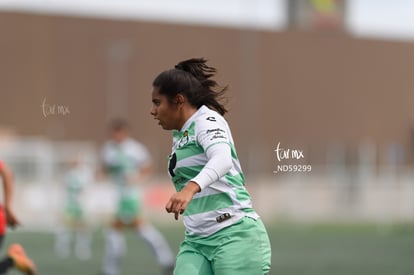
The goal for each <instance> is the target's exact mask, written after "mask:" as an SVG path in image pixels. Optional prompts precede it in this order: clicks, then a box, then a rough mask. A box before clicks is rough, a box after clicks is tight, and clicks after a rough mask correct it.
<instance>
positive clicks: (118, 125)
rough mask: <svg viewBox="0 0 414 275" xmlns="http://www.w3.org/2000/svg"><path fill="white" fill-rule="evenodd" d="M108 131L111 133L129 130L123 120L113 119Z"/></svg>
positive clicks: (125, 121)
mask: <svg viewBox="0 0 414 275" xmlns="http://www.w3.org/2000/svg"><path fill="white" fill-rule="evenodd" d="M109 127H110V129H111V130H112V131H122V130H127V129H128V128H129V125H128V122H127V120H126V119H124V118H114V119H112V121H111V122H110V126H109Z"/></svg>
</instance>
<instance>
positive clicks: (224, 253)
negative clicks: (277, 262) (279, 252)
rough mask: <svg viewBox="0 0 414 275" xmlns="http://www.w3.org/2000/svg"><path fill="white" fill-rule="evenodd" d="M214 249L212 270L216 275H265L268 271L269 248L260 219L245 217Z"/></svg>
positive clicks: (269, 260) (269, 262)
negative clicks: (237, 228) (217, 247)
mask: <svg viewBox="0 0 414 275" xmlns="http://www.w3.org/2000/svg"><path fill="white" fill-rule="evenodd" d="M236 226H239V228H240V230H235V231H233V232H232V234H231V235H229V236H228V237H227V238H226V240H225V242H224V243H223V245H221V246H220V248H219V249H218V250H217V251H216V253H215V255H214V261H213V270H214V274H216V275H234V274H238V275H265V274H268V273H269V271H270V265H271V248H270V242H269V238H268V235H267V232H266V229H265V228H264V226H263V223H262V222H261V221H260V220H257V221H255V220H253V219H250V218H245V219H244V221H243V223H242V224H240V225H236Z"/></svg>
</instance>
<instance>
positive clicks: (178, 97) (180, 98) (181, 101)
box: [175, 93, 185, 105]
mask: <svg viewBox="0 0 414 275" xmlns="http://www.w3.org/2000/svg"><path fill="white" fill-rule="evenodd" d="M175 102H176V103H177V104H180V105H181V104H184V102H185V97H184V96H183V95H182V94H180V93H178V94H177V95H176V96H175Z"/></svg>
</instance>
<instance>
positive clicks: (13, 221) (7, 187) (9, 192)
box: [0, 161, 19, 227]
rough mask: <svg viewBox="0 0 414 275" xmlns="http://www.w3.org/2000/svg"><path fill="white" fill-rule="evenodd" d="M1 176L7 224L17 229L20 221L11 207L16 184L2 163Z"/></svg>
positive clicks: (0, 166) (0, 164) (11, 174)
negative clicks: (14, 184)
mask: <svg viewBox="0 0 414 275" xmlns="http://www.w3.org/2000/svg"><path fill="white" fill-rule="evenodd" d="M0 175H1V178H2V179H3V193H4V212H5V214H6V219H7V224H8V225H9V226H11V227H15V226H17V225H19V221H18V219H17V217H16V215H15V214H14V212H13V210H12V207H11V202H12V197H13V182H14V181H13V173H12V171H11V170H10V168H9V167H8V166H7V165H5V164H4V163H3V162H2V161H0Z"/></svg>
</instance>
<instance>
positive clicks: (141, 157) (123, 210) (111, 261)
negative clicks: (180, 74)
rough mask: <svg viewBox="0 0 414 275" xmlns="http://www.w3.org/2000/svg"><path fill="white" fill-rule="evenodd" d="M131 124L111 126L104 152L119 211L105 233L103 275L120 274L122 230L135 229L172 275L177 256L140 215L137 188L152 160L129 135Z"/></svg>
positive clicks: (123, 247)
mask: <svg viewBox="0 0 414 275" xmlns="http://www.w3.org/2000/svg"><path fill="white" fill-rule="evenodd" d="M128 130H129V129H128V124H127V122H126V121H125V120H123V119H116V120H114V121H113V122H112V125H111V139H110V140H109V141H107V142H106V143H105V145H104V147H103V149H102V164H103V169H104V172H105V173H106V174H107V175H108V176H109V177H110V179H111V181H112V182H113V183H115V184H116V186H117V189H118V197H119V200H118V208H117V213H116V217H115V219H114V221H113V223H112V226H111V229H109V230H108V231H107V232H106V248H105V256H104V257H105V258H104V262H103V267H102V273H103V274H104V275H117V274H119V267H120V259H121V257H122V256H123V254H124V252H125V240H124V237H123V235H122V230H123V229H125V228H132V229H133V230H134V231H135V232H136V233H137V235H138V236H140V237H141V238H143V239H144V240H145V241H146V243H147V244H148V245H149V246H150V247H151V248H152V250H153V252H154V254H155V256H156V258H157V261H158V263H159V264H160V266H161V267H162V269H163V274H165V275H171V274H172V270H173V266H174V256H173V254H172V252H171V249H170V247H169V245H168V242H167V241H166V240H165V239H164V237H163V236H162V234H161V233H160V232H159V231H158V230H157V229H156V228H155V227H154V226H152V225H151V224H150V223H149V222H147V221H144V219H143V217H142V215H141V211H140V210H141V209H140V208H141V202H140V199H139V193H138V192H137V189H136V186H135V185H136V182H137V181H138V182H139V178H140V177H143V176H148V175H149V174H150V170H151V157H150V155H149V152H148V150H147V149H146V147H145V146H144V145H143V144H141V143H140V142H138V141H136V140H135V139H133V138H131V137H130V136H129V131H128Z"/></svg>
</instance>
